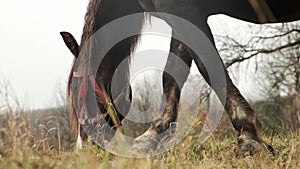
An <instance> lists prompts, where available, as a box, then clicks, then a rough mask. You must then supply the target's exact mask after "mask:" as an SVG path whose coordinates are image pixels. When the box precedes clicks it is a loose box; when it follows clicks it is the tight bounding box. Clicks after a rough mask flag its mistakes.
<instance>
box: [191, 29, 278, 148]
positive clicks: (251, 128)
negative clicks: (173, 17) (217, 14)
mask: <svg viewBox="0 0 300 169" xmlns="http://www.w3.org/2000/svg"><path fill="white" fill-rule="evenodd" d="M207 28H208V26H207ZM205 33H206V35H207V36H208V37H209V38H210V39H211V41H212V42H213V36H212V34H211V32H210V31H207V32H205ZM191 53H192V52H191ZM192 56H193V58H194V60H195V63H196V65H197V67H198V69H199V71H200V73H201V74H202V76H203V77H204V79H205V80H206V82H207V83H208V84H209V85H210V86H211V87H212V88H213V90H214V91H215V92H216V94H217V95H218V97H219V98H222V94H223V93H222V91H224V89H225V85H224V84H217V85H214V86H213V85H211V84H210V79H209V78H210V77H209V75H208V73H207V70H206V68H205V66H204V64H203V63H202V62H201V60H200V59H198V58H197V57H195V54H194V53H192ZM220 59H221V58H220ZM223 69H224V73H225V75H224V76H225V78H226V94H227V95H226V101H225V110H226V112H227V114H228V115H229V118H230V120H231V122H232V124H233V126H234V128H235V130H236V131H237V132H238V145H239V146H240V147H245V149H246V150H247V151H248V150H250V152H253V151H255V150H256V149H257V148H258V145H263V146H264V147H265V148H266V149H267V150H269V151H270V152H272V153H274V150H273V148H272V147H271V146H270V145H268V144H266V142H265V141H264V140H262V138H261V136H260V133H259V129H258V125H257V124H258V123H259V122H258V120H257V118H256V112H255V111H254V110H253V109H252V108H251V106H250V105H249V103H248V102H247V101H246V99H245V98H244V97H243V96H242V94H241V93H240V91H239V90H238V89H237V87H236V86H235V85H234V84H233V83H232V81H231V79H230V77H229V75H228V72H227V70H226V69H225V67H224V66H223Z"/></svg>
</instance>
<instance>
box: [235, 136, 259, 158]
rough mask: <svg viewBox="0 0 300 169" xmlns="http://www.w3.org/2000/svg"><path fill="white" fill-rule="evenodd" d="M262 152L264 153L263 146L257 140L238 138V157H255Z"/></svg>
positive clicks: (236, 151) (236, 150)
mask: <svg viewBox="0 0 300 169" xmlns="http://www.w3.org/2000/svg"><path fill="white" fill-rule="evenodd" d="M260 151H263V146H262V145H261V144H260V143H259V142H257V141H256V140H253V139H249V138H246V137H239V138H238V147H237V148H236V149H235V153H236V155H237V156H244V157H245V156H253V155H254V154H255V153H257V152H260Z"/></svg>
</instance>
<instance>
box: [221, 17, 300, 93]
mask: <svg viewBox="0 0 300 169" xmlns="http://www.w3.org/2000/svg"><path fill="white" fill-rule="evenodd" d="M249 29H250V30H252V31H253V32H252V34H254V35H255V36H253V37H252V38H250V39H242V40H239V39H236V38H232V37H229V36H217V37H216V38H217V39H218V40H219V41H220V43H219V44H218V46H219V48H220V49H219V51H220V53H221V55H222V56H223V58H224V61H225V65H226V67H227V68H231V67H234V66H239V65H240V64H241V63H245V62H248V63H250V62H252V63H254V65H255V70H256V73H257V75H256V77H257V80H258V81H260V84H261V85H262V86H263V87H264V88H265V89H267V90H265V91H267V93H265V94H268V95H269V96H270V97H276V96H291V95H296V94H299V93H300V22H293V23H283V24H276V25H264V26H257V25H249Z"/></svg>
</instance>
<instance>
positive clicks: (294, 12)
mask: <svg viewBox="0 0 300 169" xmlns="http://www.w3.org/2000/svg"><path fill="white" fill-rule="evenodd" d="M299 9H300V2H298V1H296V0H286V1H280V0H209V1H206V0H90V1H89V4H88V8H87V13H86V15H85V24H84V27H83V33H82V37H81V42H80V45H79V44H78V43H77V42H76V40H75V39H74V38H73V36H72V35H71V34H70V33H68V32H61V35H62V37H63V39H64V41H65V43H66V45H67V47H68V48H69V49H70V51H71V52H72V53H73V55H74V56H75V59H74V63H73V65H72V69H71V72H70V75H69V81H68V100H69V102H70V112H71V124H72V133H73V135H75V133H77V134H78V140H77V147H81V146H82V145H81V144H78V143H80V141H81V136H82V134H81V135H80V134H79V133H80V131H81V130H82V129H80V125H81V124H84V122H80V121H79V122H78V118H77V114H76V111H75V109H77V110H79V111H81V112H83V113H82V114H80V113H79V115H81V116H85V115H84V114H86V112H89V111H90V110H92V108H90V107H89V106H91V105H89V102H90V100H88V99H86V98H84V97H82V95H84V96H86V95H88V94H91V92H94V93H95V91H96V95H97V98H98V99H97V106H98V108H99V109H100V110H102V111H101V113H102V114H101V115H103V117H101V119H105V120H106V121H107V122H108V123H109V126H110V127H111V128H118V127H119V126H120V125H121V124H120V121H121V120H122V119H123V118H124V116H126V113H125V114H124V112H127V111H128V105H130V100H131V87H130V84H129V80H128V69H129V66H125V67H123V70H122V71H121V73H119V75H118V78H119V81H121V83H122V84H124V86H125V90H124V88H122V87H116V88H115V89H114V91H116V93H119V94H120V97H119V99H120V100H125V102H126V100H127V102H128V100H129V103H128V105H126V106H123V107H122V108H121V109H118V111H117V112H116V113H117V115H116V117H117V119H118V120H115V119H114V118H113V117H112V116H109V115H107V111H108V109H109V108H115V107H116V104H115V102H114V98H113V97H112V94H111V93H110V91H111V90H112V88H113V86H112V84H111V81H112V78H113V75H114V72H115V70H116V68H117V66H118V65H119V64H120V63H121V62H122V61H124V60H125V63H126V65H129V64H130V59H127V58H126V57H127V56H129V55H130V54H131V53H132V51H133V50H134V49H135V47H136V46H137V43H138V41H139V39H140V35H134V36H131V37H128V38H125V39H124V40H122V41H120V42H118V43H117V44H116V45H115V46H113V47H112V48H111V49H110V50H109V51H108V52H107V53H106V54H105V56H104V57H103V60H102V62H101V64H100V66H99V65H95V64H94V60H96V59H97V56H94V55H92V54H91V53H92V52H91V51H90V50H86V49H85V48H84V46H85V45H87V44H88V43H89V42H88V41H89V39H90V38H91V37H92V35H93V34H94V33H95V32H96V31H97V30H99V29H101V28H103V27H104V26H105V25H106V24H109V23H110V22H112V21H114V20H116V19H118V18H121V17H123V16H128V15H132V14H137V13H146V15H145V16H144V17H136V18H135V23H137V24H133V25H131V24H128V25H126V26H125V27H124V28H126V29H133V30H137V31H141V29H142V27H143V23H144V22H145V20H147V19H148V18H149V17H147V15H152V16H155V17H158V18H160V19H163V20H165V21H166V23H167V24H168V25H169V26H170V27H171V28H173V27H176V23H175V22H174V21H173V20H172V19H170V18H169V17H167V16H166V15H160V14H159V13H166V14H170V15H174V16H178V17H180V18H183V19H184V20H186V21H188V22H190V23H192V24H193V25H195V26H196V27H197V28H198V29H200V30H201V31H202V32H203V33H204V34H205V35H206V37H207V38H208V39H209V41H210V42H211V43H212V44H213V45H215V43H214V38H213V35H212V33H211V30H210V28H209V26H208V24H207V18H208V17H209V16H211V15H215V14H225V15H228V16H231V17H234V18H237V19H240V20H244V21H247V22H251V23H255V24H264V23H281V22H289V21H295V20H298V19H300V10H299ZM188 31H189V30H186V32H175V31H173V32H172V36H173V37H174V36H175V34H176V33H179V34H185V33H187V32H188ZM114 33H116V32H111V33H108V34H106V35H105V36H104V37H105V41H101V43H100V42H97V40H94V41H95V42H94V43H92V45H91V47H90V48H93V47H94V48H100V49H101V48H103V46H105V44H103V42H107V43H109V41H110V38H111V37H113V36H114ZM93 45H94V46H93ZM197 47H198V48H201V50H205V48H203V47H201V46H197ZM214 48H215V46H214ZM215 50H216V49H215ZM80 53H82V57H78V56H79V55H80ZM171 53H174V54H176V55H177V56H178V57H179V58H180V59H181V61H183V62H184V63H185V64H186V65H187V66H188V67H190V66H191V63H192V61H193V60H194V61H195V63H196V65H197V68H198V70H199V72H200V73H201V75H202V76H203V77H204V79H205V81H206V82H207V83H208V84H209V85H211V87H212V89H213V90H214V91H215V93H216V94H217V96H218V97H219V98H220V99H224V107H225V110H226V112H227V114H228V115H229V118H230V120H231V122H232V124H233V127H234V128H235V130H236V131H237V133H238V136H237V140H238V146H239V147H241V148H242V147H246V149H247V150H249V151H251V152H253V151H255V150H256V149H257V148H258V147H259V146H262V147H264V148H265V149H266V150H267V151H269V152H271V153H273V154H274V153H275V150H274V149H273V147H272V146H271V145H269V144H267V143H266V142H265V141H264V140H263V139H262V137H261V134H260V132H259V130H260V129H259V127H258V126H259V121H258V119H257V118H256V112H255V110H253V109H252V108H251V106H250V105H249V103H248V102H247V101H246V99H245V98H244V97H243V96H242V94H241V93H240V91H239V90H238V88H237V87H236V86H235V85H234V84H233V82H232V80H231V78H230V77H229V75H228V72H227V70H226V68H225V66H224V65H222V66H221V69H222V71H223V72H224V76H225V82H226V86H223V85H222V84H220V85H212V83H211V81H212V79H210V77H209V73H208V71H207V67H206V65H205V64H204V62H203V60H201V59H199V58H198V57H197V54H196V53H195V52H194V51H193V50H192V49H191V48H190V47H189V46H188V45H187V44H185V43H183V42H181V41H180V40H178V39H176V38H172V39H171V45H170V55H171ZM170 55H169V58H171V57H170ZM207 57H209V56H207ZM218 59H219V60H220V61H221V58H220V57H218ZM221 62H222V61H221ZM176 64H177V63H176V62H175V63H174V61H172V59H168V61H167V64H166V67H165V70H168V71H169V72H171V73H172V74H180V77H181V79H180V80H175V79H174V78H173V77H172V76H171V75H170V73H166V71H165V72H164V73H163V92H164V94H165V96H166V100H165V105H166V106H165V109H164V111H163V113H162V114H161V116H160V117H158V118H157V119H156V120H155V121H153V122H152V123H151V125H150V127H149V129H148V130H147V131H146V132H145V133H143V134H142V135H140V136H139V137H137V138H136V139H135V140H134V144H133V146H132V147H133V149H134V150H136V151H139V152H147V151H149V149H151V148H153V147H155V146H157V144H158V143H157V142H156V141H153V137H155V136H157V135H159V134H161V133H163V132H164V131H166V130H168V129H169V128H170V126H171V125H170V124H171V123H173V122H176V120H177V117H178V109H179V99H180V93H181V89H182V87H183V84H184V83H185V81H186V79H187V76H188V75H189V71H188V70H181V69H180V68H178V66H176ZM222 64H223V63H222ZM76 65H81V67H83V68H82V69H80V70H79V69H78V68H76ZM90 70H92V71H93V72H96V76H95V77H94V76H91V75H90V74H89V71H90ZM78 71H80V72H78ZM74 79H75V80H74ZM72 84H73V85H72ZM124 86H123V87H124ZM73 88H79V90H77V91H74V90H73ZM83 89H85V90H83ZM97 91H98V92H97ZM224 92H226V93H227V95H226V98H223V96H222V94H223V93H224ZM82 93H83V94H82ZM92 94H93V93H92ZM105 95H107V96H108V97H106V96H105ZM115 98H116V97H115ZM84 99H86V100H84ZM82 100H84V101H82ZM107 100H109V102H110V103H112V104H109V105H111V106H108V102H106V101H107ZM120 111H124V112H123V113H122V112H120ZM92 113H93V112H92ZM85 118H86V116H85ZM79 119H80V118H79ZM81 133H82V132H81ZM108 139H109V138H108Z"/></svg>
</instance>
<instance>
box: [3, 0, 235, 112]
mask: <svg viewBox="0 0 300 169" xmlns="http://www.w3.org/2000/svg"><path fill="white" fill-rule="evenodd" d="M87 2H88V0H84V1H79V0H51V1H50V0H48V1H41V0H26V1H20V0H18V1H17V0H1V5H0V21H1V25H0V43H1V45H0V80H2V79H4V80H7V81H9V82H10V85H11V87H12V88H13V89H14V91H15V93H16V95H17V96H18V99H19V101H20V102H21V103H22V104H24V106H25V107H26V108H28V109H31V108H42V107H50V106H54V105H56V98H57V94H58V93H59V91H60V90H63V92H65V87H66V85H65V84H66V81H67V76H68V73H69V70H70V66H71V63H72V59H73V56H72V54H71V53H70V52H69V50H68V49H67V48H66V46H65V44H64V42H63V40H62V38H61V37H60V34H59V32H60V31H68V32H71V33H72V34H73V35H74V36H75V38H76V39H77V41H78V42H79V41H80V36H81V30H82V27H83V18H84V14H85V11H86V6H87ZM216 23H218V24H219V26H217V27H214V28H213V31H214V32H217V33H221V34H224V33H225V34H226V33H228V31H229V30H232V29H233V30H235V29H236V28H237V27H239V26H240V23H236V22H235V21H232V20H230V19H228V18H224V17H217V18H214V19H211V24H212V25H216ZM231 32H232V31H231ZM145 39H147V40H146V41H145V42H143V43H144V44H146V45H151V44H152V45H156V46H158V48H161V47H162V46H168V43H167V42H168V40H166V39H164V40H162V41H160V43H155V42H157V41H158V40H157V39H153V38H151V37H150V38H145ZM153 41H155V42H153ZM163 41H164V43H163V44H162V42H163ZM0 101H1V100H0ZM0 105H1V103H0Z"/></svg>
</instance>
